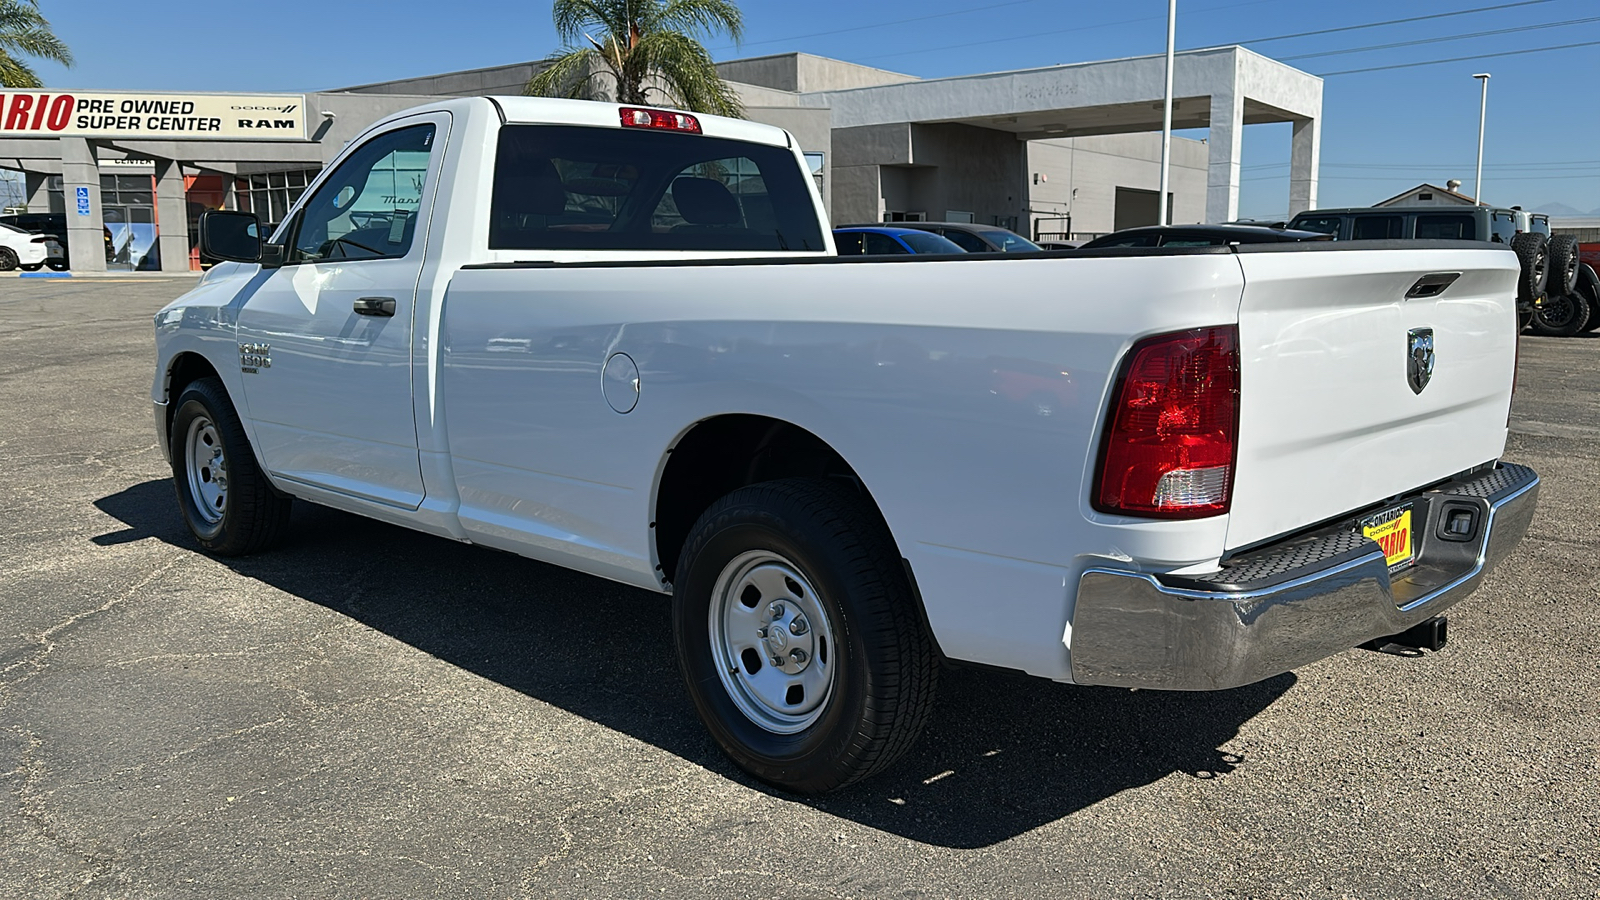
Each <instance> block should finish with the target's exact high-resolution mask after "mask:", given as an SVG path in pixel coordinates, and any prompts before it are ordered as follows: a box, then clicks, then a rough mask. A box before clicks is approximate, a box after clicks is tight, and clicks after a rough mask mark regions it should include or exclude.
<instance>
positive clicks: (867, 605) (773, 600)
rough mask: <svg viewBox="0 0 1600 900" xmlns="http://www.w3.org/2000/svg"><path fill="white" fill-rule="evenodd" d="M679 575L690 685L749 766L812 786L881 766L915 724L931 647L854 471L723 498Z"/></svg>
mask: <svg viewBox="0 0 1600 900" xmlns="http://www.w3.org/2000/svg"><path fill="white" fill-rule="evenodd" d="M674 585H675V589H674V591H673V597H672V620H673V630H674V637H675V639H676V643H677V649H678V663H679V666H680V667H681V668H682V670H683V675H684V679H685V681H686V682H687V684H688V688H689V694H690V696H691V698H692V699H693V700H694V705H695V709H696V711H697V712H698V713H699V715H700V718H701V720H702V721H703V722H705V724H706V727H707V728H708V729H709V730H710V731H711V734H712V736H713V737H714V738H715V739H716V741H717V743H718V744H720V745H721V746H722V749H723V750H724V751H725V752H726V753H727V754H728V756H729V757H731V758H732V759H733V761H734V762H735V763H737V764H738V765H739V766H740V767H741V768H743V769H744V770H745V771H747V772H749V773H751V774H752V775H754V776H756V777H757V778H760V779H761V780H763V781H766V782H769V783H771V784H774V785H777V786H779V787H782V788H785V789H787V790H791V791H796V792H799V793H804V794H819V793H823V792H825V791H829V790H833V789H835V788H839V787H843V786H844V785H847V784H849V783H851V782H853V781H857V780H859V779H861V778H865V777H867V776H868V775H871V774H873V773H875V772H878V771H880V770H882V769H884V768H886V767H887V766H888V765H889V764H890V763H892V762H893V761H894V760H895V759H897V758H898V757H899V756H900V755H901V754H902V753H904V752H905V751H906V750H907V749H908V748H909V747H910V746H911V745H912V743H914V742H915V740H916V738H917V735H918V734H919V733H920V732H921V731H922V726H923V723H924V722H925V721H926V720H927V717H928V713H929V711H930V710H931V708H932V706H933V695H934V688H935V684H936V681H937V674H938V665H937V663H938V654H937V651H936V650H935V648H934V644H933V639H932V637H931V636H930V635H929V634H928V632H927V629H926V628H925V627H924V626H923V624H922V621H921V618H920V617H919V616H918V614H917V611H916V598H915V597H914V595H913V593H912V590H911V586H910V583H909V581H908V579H907V577H906V574H905V571H904V569H902V568H901V563H900V559H899V555H898V554H897V553H896V552H895V550H894V543H893V541H892V540H891V538H890V536H889V534H888V529H887V528H886V527H885V526H884V524H883V523H882V521H880V520H879V519H878V517H877V514H876V511H875V510H872V509H871V507H870V506H869V505H868V504H867V503H866V502H865V501H864V500H863V499H862V498H861V496H860V494H859V493H858V492H856V491H855V490H854V489H853V488H852V487H851V486H849V485H847V484H839V483H835V482H832V481H829V480H826V479H812V478H796V479H787V480H783V481H773V482H766V483H763V484H756V485H751V486H750V487H746V488H742V489H740V490H737V491H735V492H733V493H732V494H729V495H728V496H726V497H723V498H722V499H721V500H718V501H717V502H716V503H714V504H712V506H711V508H710V509H708V510H706V512H705V513H704V514H703V515H702V516H701V517H700V520H699V521H698V522H696V523H695V526H694V529H693V530H692V531H691V532H690V535H689V539H688V542H687V543H686V545H685V547H684V551H683V554H682V556H681V557H680V559H679V561H678V569H677V573H676V579H675V581H674Z"/></svg>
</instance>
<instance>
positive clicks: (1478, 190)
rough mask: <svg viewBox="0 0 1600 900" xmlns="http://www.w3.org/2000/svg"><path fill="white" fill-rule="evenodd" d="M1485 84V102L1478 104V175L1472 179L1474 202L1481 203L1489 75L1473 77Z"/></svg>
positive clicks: (1484, 73)
mask: <svg viewBox="0 0 1600 900" xmlns="http://www.w3.org/2000/svg"><path fill="white" fill-rule="evenodd" d="M1472 77H1473V78H1476V79H1478V81H1480V82H1482V84H1483V100H1482V101H1480V102H1479V104H1478V173H1477V174H1476V175H1474V176H1473V177H1472V202H1473V203H1480V202H1481V201H1480V200H1479V199H1478V198H1480V197H1482V196H1483V120H1484V116H1486V115H1487V114H1488V112H1489V73H1488V72H1479V73H1478V74H1476V75H1474V76H1472Z"/></svg>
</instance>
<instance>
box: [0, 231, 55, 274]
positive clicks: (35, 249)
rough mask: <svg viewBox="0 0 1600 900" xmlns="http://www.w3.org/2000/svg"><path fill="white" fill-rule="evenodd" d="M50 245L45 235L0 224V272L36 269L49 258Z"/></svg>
mask: <svg viewBox="0 0 1600 900" xmlns="http://www.w3.org/2000/svg"><path fill="white" fill-rule="evenodd" d="M50 243H51V240H50V238H49V237H48V236H46V235H42V234H29V233H28V232H26V231H23V230H22V229H20V228H13V227H12V226H10V225H3V224H0V272H9V271H11V270H12V269H23V270H25V271H30V272H31V271H33V270H35V269H38V268H39V267H40V266H42V265H44V263H45V260H47V259H49V258H50V246H49V245H50Z"/></svg>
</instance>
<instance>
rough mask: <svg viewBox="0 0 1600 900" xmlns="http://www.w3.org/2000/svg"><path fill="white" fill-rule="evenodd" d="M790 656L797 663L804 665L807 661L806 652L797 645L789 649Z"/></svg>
mask: <svg viewBox="0 0 1600 900" xmlns="http://www.w3.org/2000/svg"><path fill="white" fill-rule="evenodd" d="M789 658H790V659H792V660H794V664H795V665H797V666H803V665H805V663H806V652H805V651H804V650H801V649H800V648H798V647H796V648H795V649H793V650H790V651H789Z"/></svg>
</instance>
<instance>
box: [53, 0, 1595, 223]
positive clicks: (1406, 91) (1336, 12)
mask: <svg viewBox="0 0 1600 900" xmlns="http://www.w3.org/2000/svg"><path fill="white" fill-rule="evenodd" d="M1504 2H1507V0H1405V2H1394V0H1388V2H1384V0H1339V2H1333V3H1328V2H1308V0H1179V3H1178V17H1179V18H1178V46H1179V48H1180V49H1182V48H1190V47H1205V46H1216V45H1219V44H1231V43H1246V44H1247V46H1250V47H1251V48H1252V49H1254V50H1257V51H1258V52H1261V53H1265V54H1267V55H1269V56H1272V57H1275V58H1278V59H1283V60H1286V61H1288V62H1290V63H1291V64H1292V65H1295V66H1298V67H1300V68H1302V69H1304V70H1306V71H1308V72H1312V73H1315V74H1323V73H1332V72H1339V71H1344V70H1349V69H1359V68H1367V67H1371V66H1387V65H1394V64H1399V63H1409V62H1418V61H1424V60H1435V59H1445V58H1450V57H1461V56H1469V55H1478V54H1489V53H1505V52H1508V51H1532V50H1538V49H1540V48H1546V47H1552V46H1556V45H1560V44H1575V43H1581V42H1588V41H1600V21H1596V22H1587V23H1580V24H1571V25H1564V26H1561V27H1554V28H1542V29H1534V30H1524V31H1519V32H1513V33H1500V34H1487V35H1483V36H1480V37H1473V38H1467V39H1462V40H1444V41H1438V42H1435V43H1425V44H1418V45H1414V46H1408V47H1395V48H1389V49H1379V50H1370V51H1365V52H1357V53H1340V54H1337V55H1326V56H1311V57H1306V58H1301V59H1295V58H1294V57H1297V56H1302V55H1304V54H1324V53H1330V52H1333V51H1342V50H1349V49H1352V48H1362V47H1371V46H1373V45H1377V44H1394V43H1402V42H1410V41H1419V40H1425V39H1433V38H1442V37H1451V36H1455V35H1463V34H1469V33H1479V32H1492V31H1501V30H1503V29H1512V28H1526V27H1527V26H1534V25H1543V24H1546V23H1554V22H1566V21H1570V20H1574V19H1586V18H1595V17H1600V3H1597V2H1596V0H1542V2H1538V3H1534V4H1532V5H1522V6H1517V7H1514V8H1508V9H1498V10H1492V11H1487V12H1480V13H1473V14H1470V15H1459V16H1452V17H1448V18H1436V19H1430V20H1427V21H1420V22H1413V23H1408V24H1399V25H1389V26H1385V27H1379V28H1366V29H1361V30H1353V31H1343V32H1337V33H1333V34H1323V35H1316V36H1310V37H1302V38H1294V39H1289V40H1275V41H1269V42H1265V43H1248V42H1251V41H1253V40H1255V39H1259V38H1269V37H1274V36H1278V35H1286V34H1293V33H1298V32H1305V31H1315V30H1322V29H1330V28H1339V27H1342V26H1350V25H1362V24H1366V23H1371V22H1380V21H1386V20H1392V19H1399V18H1405V17H1411V16H1426V15H1431V14H1435V13H1443V12H1452V11H1458V10H1467V9H1474V8H1479V7H1485V6H1491V5H1498V4H1500V3H1504ZM40 6H41V7H42V9H43V10H44V12H45V14H46V15H47V16H48V17H49V18H50V19H51V20H52V22H54V24H55V27H56V33H57V34H58V35H60V36H61V37H62V38H63V39H64V40H65V41H67V43H68V44H69V45H70V46H71V47H72V50H73V52H74V53H75V54H76V56H77V58H78V64H77V66H76V67H75V68H73V69H70V70H68V69H63V68H61V67H59V66H56V65H53V64H45V65H42V66H41V67H40V70H41V74H42V75H43V77H44V79H45V81H46V83H47V84H48V85H51V86H54V87H78V88H103V89H142V90H172V91H180V90H189V91H194V90H202V91H311V90H319V89H328V88H338V87H346V86H349V85H354V84H361V83H364V82H372V81H383V80H387V79H392V78H400V77H405V76H411V75H424V74H430V73H435V72H448V71H453V70H457V69H469V68H477V67H481V66H492V65H498V64H502V63H510V62H520V61H524V60H529V59H536V58H539V57H542V56H544V55H546V54H547V53H549V52H550V51H551V50H552V49H554V47H555V43H556V42H555V35H554V31H553V30H552V28H551V25H550V14H549V6H548V4H546V3H542V2H516V3H513V2H504V0H457V2H454V3H448V4H441V3H438V2H423V0H384V2H370V0H364V2H356V3H348V2H336V0H317V2H311V0H278V2H276V3H272V4H265V5H263V4H259V3H245V2H239V0H216V2H212V3H205V4H197V3H195V2H193V0H140V2H138V3H135V4H132V5H126V6H122V7H120V8H118V10H117V11H116V12H115V13H111V12H108V9H107V7H106V5H105V4H103V3H82V2H69V0H41V2H40ZM742 8H743V10H744V15H745V30H746V33H745V41H744V45H743V47H742V48H735V47H733V46H731V45H730V44H728V43H727V42H726V41H721V40H714V41H707V45H708V46H709V47H711V49H712V51H713V53H714V55H715V56H716V57H717V58H718V59H736V58H738V57H741V56H759V55H764V54H769V53H783V52H788V51H794V50H801V51H805V52H807V53H815V54H819V55H822V56H831V57H835V58H838V59H844V60H849V61H851V62H857V63H862V64H865V65H872V66H878V67H881V68H885V69H892V70H895V71H899V72H907V73H910V74H913V75H919V76H923V77H938V76H945V75H963V74H971V73H976V72H989V71H998V70H1004V69H1016V68H1025V67H1030V66H1041V65H1050V64H1053V63H1067V62H1081V61H1087V60H1097V59H1114V58H1117V57H1123V56H1136V55H1143V54H1149V53H1159V52H1161V51H1162V50H1163V49H1164V48H1165V41H1166V32H1165V20H1166V3H1165V2H1164V0H1121V2H1114V3H1107V2H1099V0H878V2H875V3H862V2H860V0H807V2H799V3H795V2H781V3H780V2H772V0H759V2H757V0H745V2H744V3H743V4H742ZM1485 71H1486V72H1490V73H1492V74H1493V76H1494V77H1493V78H1492V80H1491V81H1490V85H1489V129H1488V137H1487V140H1486V149H1485V154H1484V155H1485V164H1484V199H1485V200H1486V201H1487V202H1490V203H1494V204H1499V205H1511V204H1522V205H1525V206H1530V207H1534V206H1539V205H1544V204H1550V203H1556V202H1560V203H1564V204H1567V205H1568V206H1571V207H1573V208H1576V209H1578V210H1581V211H1583V212H1588V211H1591V210H1597V209H1600V45H1597V46H1589V47H1580V48H1574V49H1567V50H1554V51H1548V52H1541V53H1518V54H1517V55H1512V56H1500V57H1496V58H1492V59H1477V60H1468V61H1462V62H1451V63H1445V64H1442V65H1434V66H1419V67H1415V68H1405V69H1393V70H1388V71H1379V72H1366V73H1359V74H1349V75H1330V76H1329V77H1328V78H1327V81H1326V89H1325V94H1324V107H1323V113H1324V131H1323V139H1322V183H1321V198H1320V201H1321V205H1322V206H1339V205H1366V204H1369V203H1372V202H1375V201H1378V200H1381V199H1383V198H1385V197H1387V196H1389V195H1391V194H1395V193H1398V192H1400V191H1402V190H1404V189H1406V188H1408V187H1411V186H1412V185H1414V184H1417V183H1418V182H1421V181H1431V182H1433V183H1434V184H1438V185H1443V184H1444V182H1445V180H1446V179H1449V178H1460V179H1462V180H1463V181H1464V182H1465V183H1466V187H1465V190H1467V191H1468V192H1470V191H1471V189H1472V171H1473V162H1474V160H1475V156H1476V152H1477V127H1478V83H1477V82H1476V81H1474V80H1473V79H1472V77H1471V75H1472V73H1474V72H1485ZM1288 128H1289V126H1288V125H1256V126H1249V127H1247V128H1246V129H1245V143H1244V148H1245V150H1244V153H1245V156H1244V164H1245V166H1246V169H1245V174H1244V177H1245V182H1244V186H1243V200H1242V209H1241V214H1243V215H1247V216H1249V215H1254V216H1270V215H1275V214H1281V213H1282V212H1283V211H1284V209H1285V207H1286V205H1287V197H1288V181H1287V179H1288V166H1287V160H1288V152H1289V132H1288ZM1193 136H1195V137H1201V136H1204V131H1203V130H1202V131H1200V132H1197V133H1195V134H1194V135H1193Z"/></svg>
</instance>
